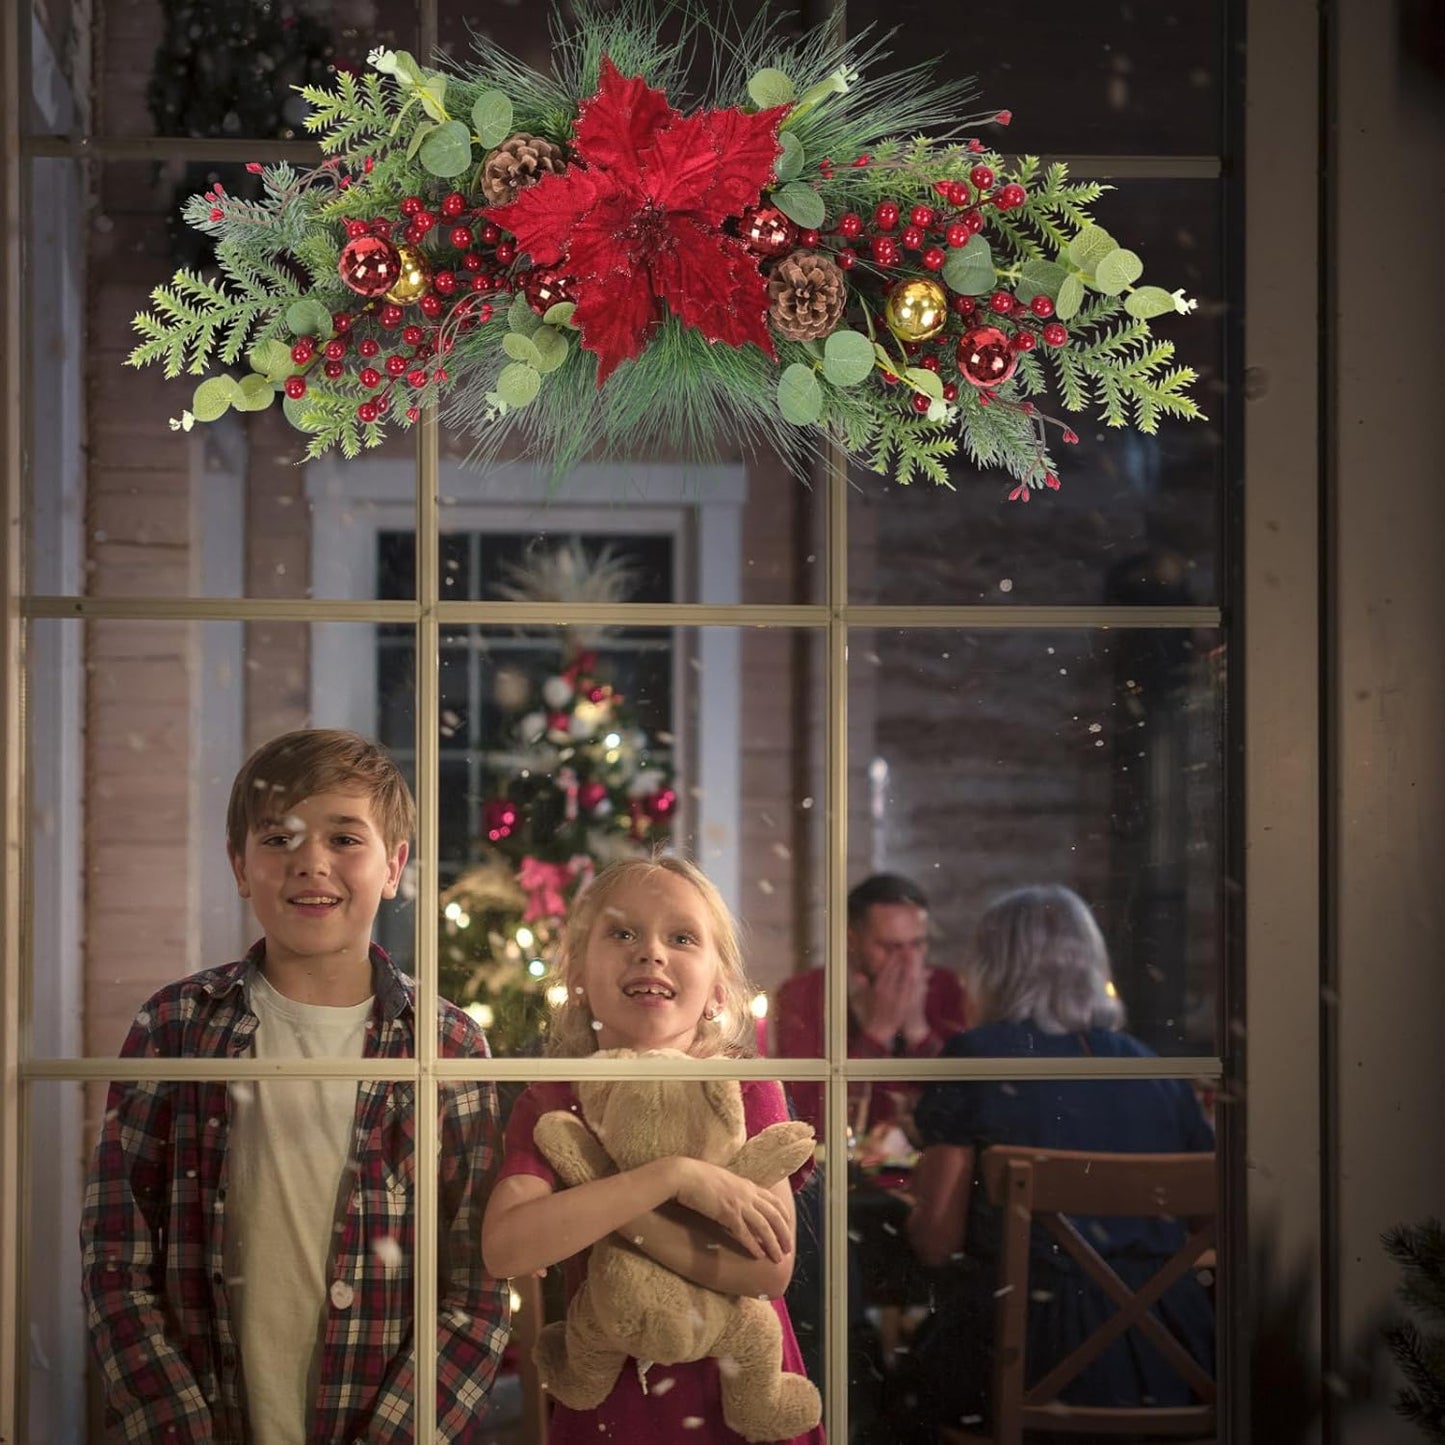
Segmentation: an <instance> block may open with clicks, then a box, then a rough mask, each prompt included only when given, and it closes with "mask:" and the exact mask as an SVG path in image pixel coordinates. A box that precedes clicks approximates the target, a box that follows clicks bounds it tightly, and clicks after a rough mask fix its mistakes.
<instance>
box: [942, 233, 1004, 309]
mask: <svg viewBox="0 0 1445 1445" xmlns="http://www.w3.org/2000/svg"><path fill="white" fill-rule="evenodd" d="M941 274H942V276H943V284H944V285H945V286H947V287H948V289H949V290H950V291H957V292H959V293H960V294H961V295H963V296H982V295H983V293H984V292H985V291H992V290H993V286H994V279H995V276H994V269H993V252H992V251H991V250H990V249H989V245H988V242H987V241H985V240H984V239H983V237H982V236H970V237H969V239H968V244H967V245H965V246H960V247H958V248H957V249H956V250H950V251H949V253H948V259H947V260H946V261H945V262H944V263H943V271H942V273H941Z"/></svg>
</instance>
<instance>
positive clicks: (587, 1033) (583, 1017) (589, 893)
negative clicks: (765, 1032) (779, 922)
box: [547, 853, 757, 1058]
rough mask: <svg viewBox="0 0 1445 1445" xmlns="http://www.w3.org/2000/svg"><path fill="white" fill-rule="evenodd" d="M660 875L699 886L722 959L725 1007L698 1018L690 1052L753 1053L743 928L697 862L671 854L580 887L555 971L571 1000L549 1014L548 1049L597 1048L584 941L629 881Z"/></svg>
mask: <svg viewBox="0 0 1445 1445" xmlns="http://www.w3.org/2000/svg"><path fill="white" fill-rule="evenodd" d="M659 873H671V874H673V875H674V877H677V878H681V879H683V880H684V881H685V882H687V883H690V884H691V885H692V886H693V888H695V889H696V890H697V893H698V896H699V897H700V898H701V899H702V902H703V906H704V907H705V908H706V909H707V912H708V917H709V922H710V923H711V925H712V928H711V932H712V942H713V949H714V951H715V952H716V954H717V960H718V987H719V988H720V989H721V991H722V996H723V1001H722V1007H721V1008H720V1009H719V1010H718V1012H717V1015H716V1017H714V1018H711V1019H709V1018H708V1017H707V1016H706V1015H704V1016H703V1018H702V1019H700V1020H699V1022H698V1026H697V1037H696V1039H695V1040H694V1041H693V1045H692V1048H691V1050H690V1051H689V1052H691V1053H692V1054H694V1055H696V1056H697V1057H698V1058H714V1057H716V1056H718V1055H719V1054H721V1055H725V1056H727V1057H729V1058H751V1057H752V1055H753V1054H754V1053H755V1052H756V1051H757V1050H756V1042H755V1041H756V1033H755V1028H754V1024H753V1018H752V1014H751V1013H750V1012H749V1009H748V1004H749V1002H750V1000H751V998H752V987H751V985H750V984H749V983H748V976H747V971H746V969H745V968H744V967H743V951H742V945H741V944H740V943H739V941H738V927H737V924H736V922H735V921H734V920H733V916H732V913H731V912H730V911H729V910H728V906H727V904H726V903H724V902H723V896H722V894H721V893H719V892H718V891H717V888H716V887H715V886H714V885H713V883H712V881H711V880H710V879H709V878H708V876H707V874H705V873H704V872H703V871H702V869H700V868H699V867H698V866H697V865H696V864H695V863H690V862H689V861H688V860H687V859H686V858H679V857H677V856H675V855H674V854H670V853H666V854H657V855H656V856H654V857H651V858H622V859H619V860H618V861H617V862H615V863H609V864H608V865H607V867H606V868H604V869H603V870H602V871H601V872H600V873H599V874H598V875H597V876H596V878H594V879H593V880H592V882H591V883H589V884H588V885H587V887H586V888H585V889H583V891H582V893H581V895H580V896H579V897H578V899H577V901H576V902H575V903H574V904H573V905H572V911H571V913H570V914H568V916H567V926H566V927H565V929H563V932H562V942H561V944H560V945H559V947H558V950H557V972H558V974H559V975H560V977H561V981H562V983H564V984H565V985H566V986H567V1001H566V1002H565V1003H563V1004H560V1005H559V1006H558V1008H557V1010H556V1012H555V1013H554V1014H553V1015H552V1026H551V1029H550V1030H549V1032H548V1038H547V1052H548V1053H551V1054H560V1055H563V1056H565V1057H569V1058H576V1057H577V1056H579V1055H582V1054H590V1053H594V1052H595V1051H596V1049H597V1030H596V1029H594V1028H593V1027H592V1010H591V1009H590V1008H589V1007H588V1003H587V995H586V992H585V991H584V987H583V985H584V978H585V974H584V970H585V966H586V960H587V940H588V938H590V937H591V934H592V926H593V924H594V923H596V921H597V918H598V915H599V914H600V913H601V912H602V910H603V909H604V908H605V907H606V906H607V901H608V899H610V898H611V897H612V896H613V894H614V893H616V892H617V890H618V889H619V888H621V887H623V885H624V884H627V883H633V882H639V883H646V882H648V881H649V880H650V879H653V878H655V877H656V876H657V875H658V874H659Z"/></svg>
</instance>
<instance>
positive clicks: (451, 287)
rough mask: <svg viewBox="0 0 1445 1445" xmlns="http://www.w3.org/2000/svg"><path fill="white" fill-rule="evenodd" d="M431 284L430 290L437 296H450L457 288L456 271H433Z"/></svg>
mask: <svg viewBox="0 0 1445 1445" xmlns="http://www.w3.org/2000/svg"><path fill="white" fill-rule="evenodd" d="M431 284H432V290H433V291H435V292H436V293H437V295H438V296H450V295H451V294H452V293H453V292H454V291H455V290H456V289H457V278H456V273H455V272H454V271H433V272H432V278H431ZM422 299H423V300H425V299H426V298H425V297H423V298H422Z"/></svg>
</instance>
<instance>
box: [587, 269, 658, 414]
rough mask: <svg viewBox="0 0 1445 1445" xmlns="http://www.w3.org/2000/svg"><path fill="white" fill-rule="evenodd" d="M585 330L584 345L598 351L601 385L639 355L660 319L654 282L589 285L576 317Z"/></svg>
mask: <svg viewBox="0 0 1445 1445" xmlns="http://www.w3.org/2000/svg"><path fill="white" fill-rule="evenodd" d="M572 319H573V320H574V321H575V322H576V324H577V326H578V327H579V328H580V330H581V332H582V345H583V346H585V347H586V348H587V349H588V350H589V351H594V352H596V353H597V385H598V386H601V385H602V384H603V382H605V381H606V380H607V378H608V377H609V376H611V375H612V373H613V372H614V371H616V370H617V368H618V366H619V365H621V363H622V362H624V361H626V360H628V359H629V358H631V357H634V356H636V355H638V354H639V353H640V352H641V350H642V348H643V347H644V346H645V345H646V344H647V338H648V336H649V334H650V333H651V331H652V328H653V326H654V325H655V323H656V321H657V299H656V297H654V296H653V294H652V287H651V285H650V284H644V285H641V286H638V285H635V284H631V285H629V284H627V282H626V279H625V278H624V277H622V276H621V275H619V276H618V278H617V284H616V285H612V284H610V279H609V283H608V284H605V285H594V286H590V287H588V288H587V290H586V292H585V293H584V295H583V297H582V299H581V300H580V301H579V302H578V303H577V310H576V311H575V312H574V313H573V318H572Z"/></svg>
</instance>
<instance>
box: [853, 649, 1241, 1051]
mask: <svg viewBox="0 0 1445 1445" xmlns="http://www.w3.org/2000/svg"><path fill="white" fill-rule="evenodd" d="M1224 681H1225V677H1224V659H1223V653H1222V645H1221V642H1220V639H1219V637H1218V635H1217V634H1215V633H1213V632H1209V631H1203V630H1191V629H1183V628H1181V629H1177V630H1167V631H1153V630H1134V629H1115V630H1111V631H1108V632H1087V631H1068V632H1064V631H1059V632H1055V631H1049V632H1042V631H1040V632H1034V631H1029V632H1011V633H1004V632H972V633H970V632H960V631H952V630H946V631H945V630H938V631H901V630H900V631H895V632H881V631H880V632H858V633H855V634H853V635H852V637H851V638H850V643H849V678H848V709H849V723H850V742H849V746H850V757H849V773H850V779H851V782H850V807H849V812H850V817H851V818H852V819H853V826H852V827H851V828H850V831H849V848H850V854H851V868H850V878H851V879H853V880H855V881H856V880H858V879H861V878H863V877H864V876H865V875H868V874H878V873H888V874H900V875H902V876H903V877H904V878H905V879H909V880H912V882H913V883H914V884H915V885H917V886H918V887H919V888H920V889H921V890H922V891H923V893H924V895H925V896H926V897H927V899H928V900H930V907H929V909H928V914H927V921H928V926H929V934H930V937H929V943H930V945H931V959H932V962H933V963H934V964H935V965H938V966H940V967H942V968H943V969H945V970H949V971H951V972H954V973H957V974H961V975H962V976H963V981H964V985H965V992H968V990H969V988H970V985H969V976H970V974H971V973H972V972H973V971H974V970H975V969H976V968H977V966H978V964H979V961H980V960H979V952H980V948H979V945H980V940H979V939H978V937H977V930H978V928H979V924H980V920H981V917H982V915H983V913H984V910H985V908H986V907H987V906H988V905H989V904H990V903H991V902H992V901H994V900H995V899H997V898H998V897H999V896H1000V895H1002V894H1005V893H1008V892H1010V891H1012V890H1016V889H1019V888H1022V887H1025V886H1032V885H1065V886H1067V887H1068V888H1069V889H1071V890H1072V891H1073V892H1074V893H1075V894H1077V895H1078V897H1079V898H1080V899H1082V900H1084V902H1085V903H1086V904H1087V907H1088V909H1089V910H1092V914H1093V917H1094V918H1095V919H1097V924H1098V928H1099V929H1100V930H1101V931H1102V936H1103V941H1104V944H1103V946H1104V947H1105V948H1106V949H1107V956H1108V957H1109V958H1110V959H1112V965H1113V975H1112V976H1113V987H1114V988H1115V990H1116V992H1117V995H1118V998H1119V999H1120V1000H1121V1001H1122V1004H1123V1007H1124V1009H1125V1012H1126V1015H1127V1018H1128V1020H1129V1027H1130V1028H1131V1029H1132V1030H1133V1032H1135V1033H1136V1034H1137V1035H1138V1036H1139V1037H1140V1038H1141V1039H1143V1040H1144V1041H1145V1042H1146V1043H1147V1044H1149V1045H1150V1046H1151V1047H1152V1048H1154V1049H1155V1050H1157V1051H1158V1052H1160V1053H1180V1052H1185V1053H1188V1052H1201V1053H1211V1052H1213V1051H1214V1049H1215V1046H1216V1041H1217V1039H1218V1037H1219V1035H1218V1023H1217V1016H1218V1008H1219V987H1220V981H1221V977H1222V975H1221V958H1222V955H1223V940H1224V931H1223V892H1224V888H1225V880H1224V878H1223V876H1222V874H1221V859H1222V849H1223V843H1224V832H1223V827H1224V823H1223V810H1222V803H1221V799H1222V796H1223V771H1222V769H1223V731H1222V729H1223V719H1224ZM894 911H895V912H896V913H899V914H901V915H902V916H903V917H904V918H905V920H906V918H907V916H908V910H907V909H906V908H901V909H895V910H894ZM1085 916H1087V915H1085ZM1069 918H1070V920H1071V921H1070V922H1069V924H1068V929H1069V931H1070V936H1071V937H1072V936H1073V935H1074V934H1075V933H1077V932H1078V931H1079V930H1085V931H1087V927H1088V925H1086V924H1083V923H1077V921H1076V915H1075V914H1073V913H1070V915H1069ZM1060 927H1063V925H1062V924H1061V925H1060ZM1045 936H1052V935H1049V934H1048V931H1047V929H1046V930H1045ZM884 942H885V943H889V944H891V945H892V946H893V947H895V948H901V947H902V946H903V945H904V944H905V943H906V942H907V940H906V938H904V939H888V940H884ZM1071 946H1072V945H1071ZM1080 946H1082V945H1080ZM880 950H882V951H881V952H880V954H879V957H880V958H882V959H886V958H887V957H888V954H887V951H886V950H883V949H882V945H880ZM1098 952H1099V950H1098V948H1097V947H1096V944H1095V942H1094V941H1093V940H1092V939H1091V940H1090V942H1089V948H1088V956H1089V957H1091V958H1093V957H1096V956H1097V954H1098ZM1072 956H1077V955H1072ZM879 967H881V965H880V964H879V963H876V962H875V963H868V962H867V961H866V960H865V961H863V962H862V963H861V964H860V968H859V970H858V971H859V972H861V973H866V974H872V973H874V972H876V971H877V970H878V969H879ZM1097 986H1099V982H1098V980H1096V981H1095V982H1094V983H1093V984H1091V988H1093V987H1097ZM936 1006H937V1001H936V999H935V998H934V997H933V993H932V988H930V998H929V1010H930V1012H935V1011H937V1007H936ZM1039 1007H1040V1008H1043V1007H1044V1005H1043V1004H1042V1003H1040V1004H1039ZM856 1008H857V1005H855V1010H856ZM969 1008H970V1018H971V1019H973V1018H977V1017H978V1016H979V1001H978V1000H973V1001H971V1003H970V1004H969ZM1039 1017H1040V1018H1041V1019H1042V1018H1043V1015H1042V1014H1041V1015H1039ZM902 1031H903V1029H902V1025H900V1033H901V1032H902Z"/></svg>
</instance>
